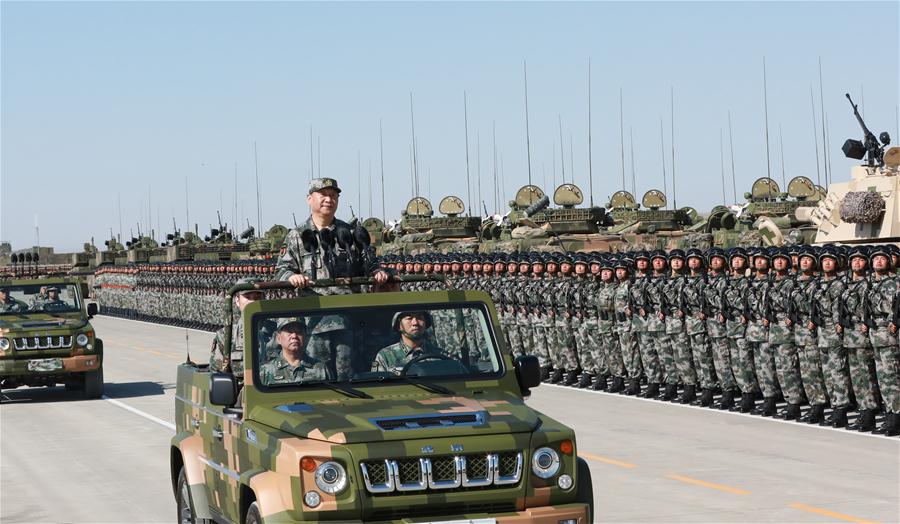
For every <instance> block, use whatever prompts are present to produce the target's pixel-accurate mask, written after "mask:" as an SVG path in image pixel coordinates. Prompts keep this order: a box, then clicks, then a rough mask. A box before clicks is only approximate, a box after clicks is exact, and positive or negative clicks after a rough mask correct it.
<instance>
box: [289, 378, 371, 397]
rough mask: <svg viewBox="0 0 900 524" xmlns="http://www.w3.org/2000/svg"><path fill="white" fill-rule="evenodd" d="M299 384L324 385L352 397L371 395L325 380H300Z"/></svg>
mask: <svg viewBox="0 0 900 524" xmlns="http://www.w3.org/2000/svg"><path fill="white" fill-rule="evenodd" d="M301 385H303V386H310V385H312V386H325V387H326V388H328V389H330V390H332V391H337V392H338V393H343V394H344V395H347V396H348V397H352V398H366V399H370V398H372V396H371V395H369V394H368V393H365V392H363V391H360V390H358V389H354V388H351V387H349V386H341V385H338V384H335V383H333V382H329V381H327V380H313V381H310V382H301Z"/></svg>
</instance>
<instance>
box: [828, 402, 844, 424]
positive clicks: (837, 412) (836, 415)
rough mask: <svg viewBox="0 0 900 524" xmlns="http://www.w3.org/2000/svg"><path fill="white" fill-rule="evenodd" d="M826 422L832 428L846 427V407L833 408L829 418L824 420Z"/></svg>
mask: <svg viewBox="0 0 900 524" xmlns="http://www.w3.org/2000/svg"><path fill="white" fill-rule="evenodd" d="M825 422H826V423H827V424H830V425H831V427H833V428H846V427H847V408H846V407H842V408H834V412H833V413H832V414H831V418H829V419H828V420H826V421H825Z"/></svg>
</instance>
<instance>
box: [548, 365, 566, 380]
mask: <svg viewBox="0 0 900 524" xmlns="http://www.w3.org/2000/svg"><path fill="white" fill-rule="evenodd" d="M564 378H565V372H564V371H563V370H562V369H559V368H557V369H554V370H553V374H552V375H550V383H551V384H559V383H560V382H562V381H563V379H564Z"/></svg>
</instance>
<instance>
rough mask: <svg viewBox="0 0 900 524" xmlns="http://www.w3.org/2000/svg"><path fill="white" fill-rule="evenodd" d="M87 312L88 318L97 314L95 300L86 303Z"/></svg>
mask: <svg viewBox="0 0 900 524" xmlns="http://www.w3.org/2000/svg"><path fill="white" fill-rule="evenodd" d="M87 314H88V317H90V318H93V317H94V315H96V314H97V303H96V302H91V303H90V304H88V305H87Z"/></svg>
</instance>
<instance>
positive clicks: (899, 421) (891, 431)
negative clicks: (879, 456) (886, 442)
mask: <svg viewBox="0 0 900 524" xmlns="http://www.w3.org/2000/svg"><path fill="white" fill-rule="evenodd" d="M888 417H890V418H891V419H892V420H893V423H892V424H891V427H890V428H888V429H887V431H885V432H884V435H885V436H886V437H896V436H897V435H900V413H888Z"/></svg>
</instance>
